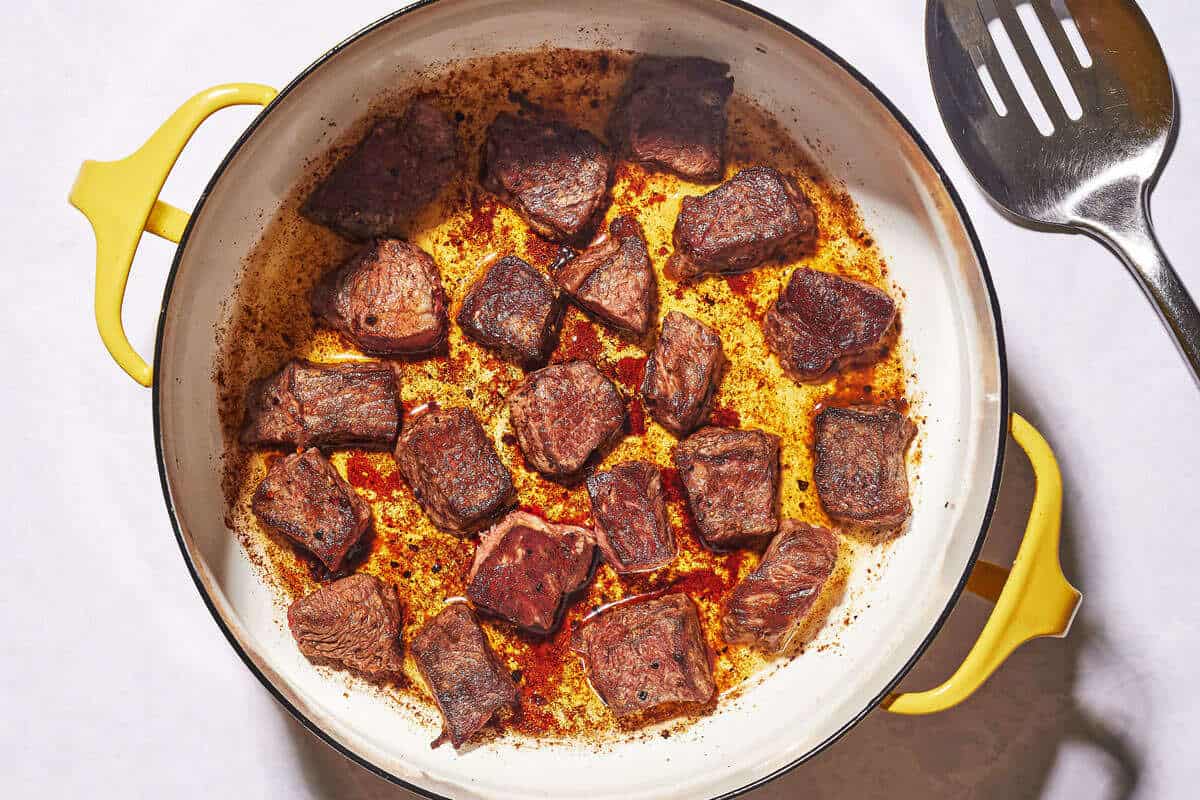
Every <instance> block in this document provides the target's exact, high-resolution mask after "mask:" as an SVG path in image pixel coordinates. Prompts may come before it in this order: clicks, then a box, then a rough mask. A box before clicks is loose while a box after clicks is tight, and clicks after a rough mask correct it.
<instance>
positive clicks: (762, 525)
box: [675, 427, 779, 550]
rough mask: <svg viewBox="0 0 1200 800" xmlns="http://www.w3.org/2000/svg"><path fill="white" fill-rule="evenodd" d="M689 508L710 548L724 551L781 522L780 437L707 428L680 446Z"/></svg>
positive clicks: (678, 454) (677, 452)
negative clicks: (779, 507) (779, 506)
mask: <svg viewBox="0 0 1200 800" xmlns="http://www.w3.org/2000/svg"><path fill="white" fill-rule="evenodd" d="M675 465H676V466H677V467H678V468H679V477H680V478H681V479H682V480H683V488H684V492H685V493H686V494H687V499H688V508H690V509H691V511H692V516H693V517H694V518H695V520H696V527H697V528H698V529H699V531H700V538H702V539H703V540H704V542H705V544H707V545H708V546H709V547H712V548H714V549H718V550H723V549H728V548H731V547H735V546H737V545H741V544H746V543H748V542H750V541H752V540H755V539H761V538H763V537H766V536H770V535H771V534H773V533H775V531H776V529H777V528H778V527H779V509H778V505H779V438H778V437H777V436H773V435H772V434H769V433H763V432H762V431H757V430H749V431H741V430H733V429H730V428H715V427H708V428H701V429H700V430H698V431H696V432H695V433H693V434H692V435H691V436H689V437H688V438H686V439H684V440H683V441H682V442H680V443H679V444H677V445H676V446H675Z"/></svg>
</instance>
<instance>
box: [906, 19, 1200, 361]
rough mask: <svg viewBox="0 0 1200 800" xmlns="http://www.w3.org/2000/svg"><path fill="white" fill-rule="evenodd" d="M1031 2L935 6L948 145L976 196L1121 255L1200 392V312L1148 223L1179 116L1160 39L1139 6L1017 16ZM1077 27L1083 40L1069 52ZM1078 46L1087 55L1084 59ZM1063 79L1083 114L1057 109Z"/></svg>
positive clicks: (932, 58)
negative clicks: (1002, 48)
mask: <svg viewBox="0 0 1200 800" xmlns="http://www.w3.org/2000/svg"><path fill="white" fill-rule="evenodd" d="M1021 5H1022V2H1021V0H1015V1H1014V0H928V2H927V4H926V8H925V48H926V56H927V58H928V60H929V74H930V79H931V80H932V82H933V90H934V95H935V96H936V98H937V104H938V109H939V110H940V111H941V114H942V120H943V121H944V122H945V123H946V129H947V130H948V131H949V133H950V138H951V139H952V140H953V141H954V146H955V147H956V148H958V152H959V155H960V156H962V159H963V161H965V162H966V164H967V167H968V168H969V169H970V170H971V174H972V175H974V176H975V180H977V181H978V182H979V185H980V186H982V187H983V189H984V191H985V192H986V193H987V194H988V195H990V196H991V198H992V200H993V201H995V202H996V204H998V205H999V206H1000V207H1001V208H1002V209H1004V210H1005V211H1007V212H1009V213H1010V214H1011V215H1013V216H1014V217H1015V218H1016V219H1017V220H1018V221H1022V222H1026V223H1032V224H1033V225H1035V226H1039V227H1045V228H1049V229H1051V230H1058V231H1074V232H1082V233H1086V234H1088V235H1090V236H1092V237H1093V238H1095V239H1098V240H1099V241H1100V242H1102V243H1103V244H1105V245H1107V246H1108V247H1109V248H1110V249H1111V250H1112V251H1113V252H1114V253H1116V254H1117V255H1118V256H1119V257H1120V258H1121V260H1122V261H1123V262H1124V263H1125V266H1126V267H1127V268H1128V269H1129V271H1130V272H1131V273H1133V276H1134V277H1135V278H1137V280H1138V283H1139V284H1140V285H1141V287H1142V289H1143V290H1144V291H1145V292H1146V295H1147V296H1148V297H1149V298H1150V300H1151V301H1153V303H1154V305H1155V307H1156V308H1157V309H1158V312H1159V315H1160V316H1161V317H1162V320H1163V322H1164V323H1165V324H1166V325H1167V327H1168V328H1169V329H1170V330H1171V333H1172V334H1173V335H1174V336H1175V340H1176V342H1177V343H1178V345H1179V348H1180V350H1181V351H1182V352H1183V355H1184V357H1185V358H1186V359H1187V361H1188V364H1189V365H1190V366H1191V369H1192V376H1193V378H1195V379H1196V380H1197V381H1198V382H1200V311H1198V310H1197V309H1196V304H1195V302H1194V301H1193V300H1192V298H1191V296H1190V295H1189V294H1188V291H1187V288H1186V287H1185V286H1184V285H1183V283H1182V282H1181V281H1180V280H1179V276H1178V275H1177V274H1176V273H1175V270H1174V269H1172V267H1171V265H1170V263H1169V262H1168V261H1167V257H1166V255H1164V254H1163V252H1162V249H1161V248H1160V247H1159V244H1158V240H1157V239H1156V238H1155V236H1154V229H1153V226H1152V224H1151V222H1150V211H1149V197H1150V189H1151V187H1152V186H1153V184H1154V181H1155V179H1156V178H1157V176H1158V173H1159V171H1160V170H1161V168H1162V165H1163V162H1164V161H1165V158H1166V153H1167V146H1168V143H1169V142H1170V141H1171V139H1172V136H1173V135H1174V133H1175V127H1176V124H1177V118H1178V115H1177V113H1176V108H1175V92H1174V89H1173V87H1172V85H1171V76H1170V73H1169V72H1168V70H1167V63H1166V59H1165V58H1164V57H1163V53H1162V50H1161V48H1160V47H1159V45H1158V40H1157V39H1156V38H1155V36H1154V32H1153V31H1152V30H1151V29H1150V25H1149V23H1148V22H1147V21H1146V18H1145V16H1143V14H1142V12H1141V9H1139V8H1138V6H1137V4H1136V3H1134V2H1132V1H1131V0H1032V2H1030V3H1029V6H1031V9H1028V8H1027V9H1022V13H1018V8H1020V7H1021ZM1030 10H1032V13H1026V12H1030ZM1070 20H1073V23H1074V25H1075V28H1076V29H1077V30H1078V34H1079V38H1080V39H1081V40H1082V42H1081V43H1080V42H1078V41H1076V42H1074V44H1073V43H1072V40H1071V33H1073V31H1071V32H1069V29H1068V25H1069V24H1070V23H1069V21H1070ZM989 23H991V25H992V27H993V29H995V27H996V25H997V23H998V24H1000V25H1002V26H1003V30H1004V31H1005V32H1006V33H1007V35H1008V38H1009V40H1011V45H1012V49H1011V50H1009V51H1008V53H1007V55H1008V56H1009V62H1010V64H1011V65H1012V66H1014V67H1015V66H1016V65H1015V64H1014V63H1013V61H1014V60H1015V59H1014V58H1013V51H1015V56H1016V59H1019V62H1020V66H1021V67H1022V68H1023V69H1024V72H1025V74H1026V75H1027V76H1028V81H1029V82H1028V83H1027V84H1024V85H1025V87H1026V89H1027V91H1026V98H1025V99H1027V100H1028V99H1029V98H1028V87H1029V85H1030V84H1031V85H1032V89H1033V90H1034V91H1035V92H1036V100H1029V102H1028V105H1027V103H1026V102H1024V101H1023V98H1022V97H1021V94H1020V91H1019V90H1018V88H1017V86H1016V85H1015V84H1014V81H1013V78H1012V76H1010V73H1009V71H1008V70H1007V69H1006V67H1005V64H1004V59H1003V57H1002V54H1001V53H1000V52H999V51H998V49H997V47H996V44H995V41H994V40H993V37H992V35H991V32H990V31H989V29H988V25H989ZM1026 23H1028V24H1029V25H1030V26H1031V27H1029V28H1028V29H1027V27H1026ZM1039 27H1040V29H1041V31H1044V34H1045V38H1046V39H1048V41H1049V45H1050V49H1051V50H1052V51H1053V54H1054V55H1055V56H1057V61H1058V63H1059V64H1061V72H1059V71H1057V70H1055V65H1054V64H1051V63H1049V62H1047V63H1046V64H1043V62H1042V60H1041V58H1040V57H1039V55H1038V52H1037V50H1036V49H1035V47H1034V45H1033V43H1032V41H1031V39H1030V33H1032V34H1033V35H1034V36H1038V30H1037V28H1039ZM1042 43H1043V52H1044V53H1045V52H1046V49H1045V46H1044V45H1045V42H1044V40H1043V42H1042ZM1080 44H1082V46H1083V47H1085V48H1086V53H1085V54H1082V55H1080V54H1077V52H1076V47H1078V46H1079V45H1080ZM1046 54H1047V55H1049V53H1046ZM1089 60H1090V63H1088V62H1089ZM1085 64H1086V66H1085ZM1052 74H1054V75H1055V76H1056V77H1057V78H1058V84H1059V86H1061V85H1062V78H1064V77H1065V78H1066V80H1067V81H1069V84H1070V88H1071V89H1072V90H1073V91H1074V95H1075V97H1076V98H1078V102H1079V107H1080V108H1078V109H1074V113H1073V114H1071V113H1069V112H1068V111H1067V107H1068V105H1069V103H1068V102H1067V101H1066V100H1060V96H1059V94H1058V92H1056V89H1055V84H1054V82H1053V81H1052V79H1051V75H1052ZM989 79H990V81H991V83H992V86H990V87H989V86H988V85H987V81H988V80H989ZM992 90H994V94H996V95H998V98H996V100H995V101H994V100H993V97H992V94H993V92H992ZM1038 101H1040V104H1041V107H1042V109H1044V113H1043V114H1041V115H1036V116H1035V115H1034V114H1032V113H1031V109H1032V110H1033V111H1037V103H1038ZM1080 111H1082V114H1080V113H1079V112H1080ZM1046 117H1048V120H1047V119H1046ZM1072 117H1077V118H1072ZM1039 122H1040V124H1041V129H1039ZM1051 126H1052V128H1053V130H1052V131H1049V132H1047V130H1048V128H1049V127H1051Z"/></svg>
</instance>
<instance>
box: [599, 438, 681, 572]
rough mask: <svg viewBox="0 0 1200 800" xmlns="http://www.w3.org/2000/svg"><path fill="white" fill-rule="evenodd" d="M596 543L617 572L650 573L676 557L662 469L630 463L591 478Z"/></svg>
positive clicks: (634, 462) (635, 462)
mask: <svg viewBox="0 0 1200 800" xmlns="http://www.w3.org/2000/svg"><path fill="white" fill-rule="evenodd" d="M587 489H588V495H589V496H590V497H591V499H592V518H593V519H595V521H596V543H597V544H598V545H599V546H600V552H602V553H603V554H604V558H605V559H606V560H607V561H608V563H609V564H611V565H612V567H613V569H615V570H616V571H617V572H619V573H622V574H625V573H630V572H646V571H648V570H652V569H658V568H659V567H661V566H663V565H664V564H667V563H668V562H669V561H671V559H673V558H675V536H674V534H673V533H672V532H671V526H670V524H669V523H668V522H667V502H666V498H665V497H664V496H663V485H662V475H661V474H660V473H659V471H658V467H656V466H654V465H653V464H647V463H646V462H645V461H627V462H625V463H623V464H617V465H616V466H614V467H613V468H612V469H611V470H609V471H608V472H597V473H594V474H592V475H591V476H589V477H588V479H587Z"/></svg>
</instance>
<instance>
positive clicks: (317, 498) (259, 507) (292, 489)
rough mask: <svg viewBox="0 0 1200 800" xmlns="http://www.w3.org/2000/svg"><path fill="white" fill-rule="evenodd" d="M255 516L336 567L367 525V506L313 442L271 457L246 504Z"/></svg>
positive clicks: (328, 565) (369, 515)
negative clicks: (298, 450)
mask: <svg viewBox="0 0 1200 800" xmlns="http://www.w3.org/2000/svg"><path fill="white" fill-rule="evenodd" d="M250 506H251V508H252V509H253V511H254V515H255V516H256V517H258V519H259V521H260V522H261V523H262V524H263V525H265V526H267V527H268V528H271V529H272V530H275V531H277V532H279V533H280V534H282V535H284V536H286V537H287V538H289V539H291V540H292V541H294V542H296V544H299V545H300V546H302V547H304V548H306V549H307V550H308V551H309V552H311V553H312V554H313V555H315V556H316V557H317V558H319V559H320V560H321V563H323V564H324V565H325V566H326V568H327V569H328V570H329V571H330V572H337V571H338V568H339V567H340V566H341V565H342V559H343V558H345V557H346V552H347V551H348V550H349V549H350V548H351V547H353V546H354V544H355V543H356V542H357V541H358V540H359V539H360V538H361V537H362V535H363V534H364V533H366V531H367V528H368V527H370V525H371V507H370V506H368V505H367V502H366V501H365V500H363V499H362V498H361V497H359V496H358V495H357V494H355V492H354V488H353V487H351V486H350V484H349V483H347V482H346V480H345V479H344V478H343V477H342V476H341V475H340V474H338V471H337V470H336V469H334V466H333V464H330V463H329V461H327V460H326V459H325V457H324V456H323V455H321V451H320V450H318V449H316V448H315V447H313V448H309V449H308V450H305V451H304V452H303V453H289V454H288V455H286V456H282V457H280V458H277V459H276V460H275V462H274V463H273V464H271V468H270V469H268V470H267V476H266V477H265V478H263V482H262V483H261V484H259V486H258V490H257V491H256V492H255V493H254V497H253V499H252V500H251V503H250Z"/></svg>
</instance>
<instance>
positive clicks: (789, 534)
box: [721, 519, 838, 653]
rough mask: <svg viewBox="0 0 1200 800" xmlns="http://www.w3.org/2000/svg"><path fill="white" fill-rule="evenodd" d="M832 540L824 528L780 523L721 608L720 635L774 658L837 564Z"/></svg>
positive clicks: (798, 627) (792, 635)
mask: <svg viewBox="0 0 1200 800" xmlns="http://www.w3.org/2000/svg"><path fill="white" fill-rule="evenodd" d="M837 555H838V542H837V537H836V536H834V535H833V534H832V533H831V532H829V531H828V530H826V529H825V528H817V527H814V526H812V525H806V524H804V523H803V522H798V521H796V520H793V519H785V520H784V521H783V522H782V523H781V524H780V526H779V533H777V534H776V535H775V538H774V539H772V540H771V545H770V546H769V547H768V548H767V551H766V552H765V553H764V554H763V557H762V561H760V562H759V564H758V567H757V569H755V570H754V571H753V572H751V573H750V574H749V575H747V576H746V577H745V578H743V579H742V580H741V581H740V582H739V583H738V585H737V586H735V587H734V588H733V592H732V593H731V594H730V595H729V599H728V600H727V601H726V603H725V613H724V615H723V616H722V618H721V636H722V637H723V638H724V639H725V641H727V642H729V643H730V644H748V645H751V646H753V647H757V648H759V649H760V650H765V651H766V652H768V653H778V652H781V651H783V650H786V649H787V647H788V645H789V644H790V643H791V641H792V638H793V637H794V636H795V635H796V633H797V631H799V630H800V623H801V622H802V620H803V619H804V615H805V614H806V613H807V612H808V610H809V609H810V608H811V607H812V605H813V603H814V602H816V599H817V596H818V595H819V594H820V592H821V588H822V587H823V586H824V585H825V582H826V581H827V580H829V576H830V575H832V574H833V569H834V567H835V566H836V565H837Z"/></svg>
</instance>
